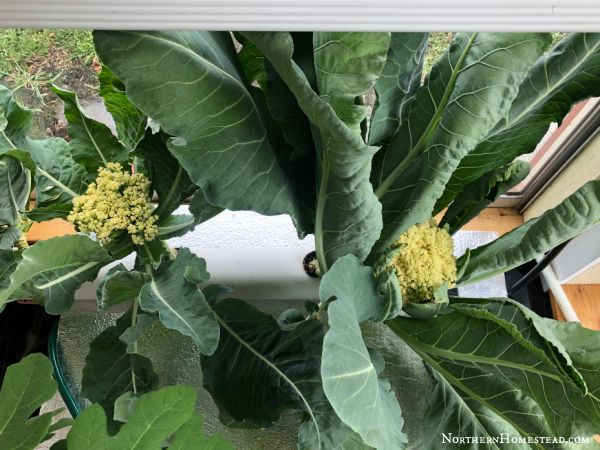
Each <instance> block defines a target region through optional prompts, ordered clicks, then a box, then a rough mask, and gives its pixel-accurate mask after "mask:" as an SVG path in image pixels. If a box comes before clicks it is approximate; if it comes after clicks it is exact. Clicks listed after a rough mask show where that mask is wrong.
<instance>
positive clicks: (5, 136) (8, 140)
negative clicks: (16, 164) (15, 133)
mask: <svg viewBox="0 0 600 450" xmlns="http://www.w3.org/2000/svg"><path fill="white" fill-rule="evenodd" d="M0 133H2V136H4V139H6V142H8V145H10V146H11V147H12V148H13V150H16V149H17V147H16V145H15V144H13V142H12V141H11V140H10V139H9V138H8V136H7V135H6V133H5V132H4V131H0Z"/></svg>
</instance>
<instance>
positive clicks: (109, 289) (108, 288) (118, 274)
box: [96, 264, 149, 311]
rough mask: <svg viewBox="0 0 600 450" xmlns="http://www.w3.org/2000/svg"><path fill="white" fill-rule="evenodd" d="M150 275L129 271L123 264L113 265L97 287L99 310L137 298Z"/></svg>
mask: <svg viewBox="0 0 600 450" xmlns="http://www.w3.org/2000/svg"><path fill="white" fill-rule="evenodd" d="M148 278H149V277H148V275H146V274H145V273H142V272H138V271H135V270H132V271H128V270H127V269H126V268H125V266H124V265H123V264H118V265H117V266H115V267H111V268H110V270H109V271H108V272H107V273H106V274H105V275H104V277H103V278H102V281H100V284H99V285H98V288H97V289H96V297H97V299H98V310H99V311H102V310H106V309H109V308H112V307H113V306H116V305H119V304H121V303H124V302H127V301H131V300H133V299H134V298H136V297H137V296H138V295H139V293H140V290H141V289H142V286H144V284H146V283H147V282H148Z"/></svg>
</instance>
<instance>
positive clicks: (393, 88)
mask: <svg viewBox="0 0 600 450" xmlns="http://www.w3.org/2000/svg"><path fill="white" fill-rule="evenodd" d="M428 36H429V33H392V38H391V41H390V48H389V50H388V53H387V59H386V61H385V67H384V68H383V71H382V72H381V76H380V77H379V80H378V81H377V83H376V84H375V93H376V94H377V100H376V101H375V105H374V106H373V113H372V114H371V124H370V127H369V144H381V143H383V142H387V141H388V140H389V138H390V137H392V136H394V134H395V133H396V131H397V130H398V128H399V127H400V123H402V121H403V119H404V116H405V115H406V113H407V111H408V105H409V104H410V102H411V101H412V100H413V99H414V94H415V92H416V90H417V88H418V87H419V86H420V85H421V77H422V73H423V58H424V56H425V50H426V49H427V38H428Z"/></svg>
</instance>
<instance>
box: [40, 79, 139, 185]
mask: <svg viewBox="0 0 600 450" xmlns="http://www.w3.org/2000/svg"><path fill="white" fill-rule="evenodd" d="M52 89H53V90H54V92H55V93H56V95H58V96H59V97H60V99H61V100H62V101H63V102H64V104H65V117H66V118H67V123H68V125H67V129H68V132H69V137H70V138H71V142H70V148H71V156H72V158H73V160H75V162H77V163H79V164H81V165H82V166H83V167H85V168H86V170H87V172H88V173H89V174H90V175H92V176H95V175H97V173H98V168H99V167H106V165H107V164H108V163H109V162H118V163H125V162H127V159H128V154H127V150H126V149H125V148H124V147H123V146H122V145H121V144H120V143H119V141H118V140H117V138H116V137H115V136H114V135H113V134H112V132H111V131H110V129H109V128H108V127H107V126H106V125H104V124H103V123H100V122H97V121H95V120H94V119H91V118H90V117H88V116H87V115H86V113H85V110H84V109H83V107H82V106H81V105H80V104H79V100H78V99H77V95H76V94H75V92H69V91H64V90H62V89H59V88H57V87H56V86H53V88H52Z"/></svg>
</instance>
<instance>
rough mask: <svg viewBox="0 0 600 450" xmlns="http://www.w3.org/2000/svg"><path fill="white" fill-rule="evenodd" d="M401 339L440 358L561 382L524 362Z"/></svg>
mask: <svg viewBox="0 0 600 450" xmlns="http://www.w3.org/2000/svg"><path fill="white" fill-rule="evenodd" d="M403 339H405V340H407V341H409V340H410V341H411V342H412V344H413V345H415V346H418V347H419V348H422V349H423V351H426V352H427V353H428V354H431V355H436V356H439V357H440V358H444V359H446V360H449V361H463V362H469V363H475V364H476V363H482V364H487V365H492V366H501V367H509V368H511V369H518V370H522V371H524V372H530V373H535V374H536V375H541V376H544V377H546V378H550V379H553V380H556V381H558V382H560V383H561V384H562V380H561V378H560V377H559V376H558V375H554V374H552V373H549V372H546V371H543V370H539V369H535V368H533V367H531V366H526V365H524V364H519V363H513V362H510V361H506V360H500V359H496V358H492V357H488V356H475V355H473V356H468V354H465V353H455V352H452V351H451V350H445V349H441V348H437V347H434V346H432V345H430V344H424V343H422V342H420V341H417V340H416V339H414V338H412V337H411V336H408V335H404V337H403ZM411 346H412V345H411Z"/></svg>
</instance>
